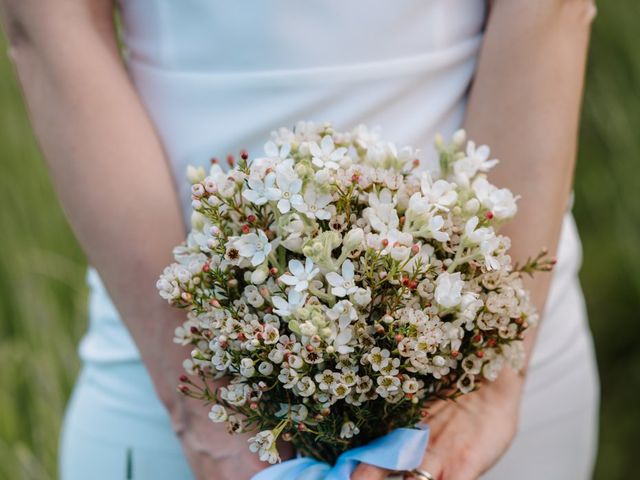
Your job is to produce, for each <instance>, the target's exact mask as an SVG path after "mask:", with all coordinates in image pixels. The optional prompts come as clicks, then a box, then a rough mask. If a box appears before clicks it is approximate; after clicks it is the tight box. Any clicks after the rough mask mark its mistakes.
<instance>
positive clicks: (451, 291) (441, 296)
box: [434, 272, 464, 308]
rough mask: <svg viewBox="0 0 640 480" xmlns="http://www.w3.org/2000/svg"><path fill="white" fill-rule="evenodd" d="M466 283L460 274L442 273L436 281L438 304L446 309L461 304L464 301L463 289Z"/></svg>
mask: <svg viewBox="0 0 640 480" xmlns="http://www.w3.org/2000/svg"><path fill="white" fill-rule="evenodd" d="M463 286H464V281H463V280H462V278H461V274H460V272H456V273H448V272H442V273H441V274H440V275H438V278H437V279H436V290H435V293H434V295H435V298H436V302H438V303H439V304H440V305H442V306H443V307H445V308H453V307H456V306H458V305H459V304H460V301H461V300H462V287H463Z"/></svg>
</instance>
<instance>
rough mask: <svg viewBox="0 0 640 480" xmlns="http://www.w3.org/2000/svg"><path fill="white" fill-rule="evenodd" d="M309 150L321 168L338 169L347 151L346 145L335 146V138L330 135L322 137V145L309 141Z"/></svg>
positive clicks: (313, 160) (316, 164)
mask: <svg viewBox="0 0 640 480" xmlns="http://www.w3.org/2000/svg"><path fill="white" fill-rule="evenodd" d="M309 151H310V152H311V155H312V162H313V164H314V165H315V166H317V167H320V168H330V169H334V170H336V169H338V167H339V165H338V162H340V160H342V158H343V157H344V156H345V154H346V153H347V149H346V148H344V147H340V148H335V145H334V143H333V138H331V136H330V135H325V136H324V137H322V141H321V142H320V145H318V144H317V143H316V142H311V143H309Z"/></svg>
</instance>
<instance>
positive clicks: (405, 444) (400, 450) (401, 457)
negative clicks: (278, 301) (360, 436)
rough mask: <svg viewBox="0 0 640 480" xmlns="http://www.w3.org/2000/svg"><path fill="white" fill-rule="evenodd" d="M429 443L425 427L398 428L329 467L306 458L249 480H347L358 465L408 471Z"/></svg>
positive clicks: (416, 462)
mask: <svg viewBox="0 0 640 480" xmlns="http://www.w3.org/2000/svg"><path fill="white" fill-rule="evenodd" d="M428 441H429V428H428V427H427V426H426V425H424V426H423V425H421V426H420V427H417V428H398V429H396V430H393V431H391V432H390V433H388V434H387V435H385V436H384V437H380V438H377V439H375V440H373V441H372V442H371V443H368V444H367V445H363V446H362V447H358V448H354V449H352V450H347V451H346V452H344V453H343V454H342V455H340V456H339V457H338V460H337V461H336V464H335V465H334V466H333V467H332V466H331V465H329V464H327V463H324V462H321V461H319V460H315V459H313V458H310V457H301V458H295V459H292V460H287V461H286V462H282V463H279V464H276V465H273V466H271V467H269V468H267V469H265V470H263V471H261V472H260V473H258V474H256V475H254V476H253V477H252V478H251V480H349V477H350V476H351V473H353V471H354V470H355V469H356V467H357V466H358V464H359V463H368V464H371V465H375V466H376V467H380V468H384V469H387V470H397V471H408V470H413V469H414V468H417V467H419V466H420V464H421V463H422V457H423V456H424V452H425V450H426V448H427V442H428Z"/></svg>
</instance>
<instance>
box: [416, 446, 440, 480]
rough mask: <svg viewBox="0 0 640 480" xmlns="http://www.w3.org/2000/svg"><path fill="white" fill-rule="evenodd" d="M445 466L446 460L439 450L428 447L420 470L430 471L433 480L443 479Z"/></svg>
mask: <svg viewBox="0 0 640 480" xmlns="http://www.w3.org/2000/svg"><path fill="white" fill-rule="evenodd" d="M443 467H444V461H443V459H442V458H441V457H440V456H439V455H438V452H437V450H433V449H429V448H427V452H426V453H425V455H424V458H423V459H422V464H421V465H420V470H424V471H425V472H429V473H430V474H431V476H432V477H433V480H442V479H443Z"/></svg>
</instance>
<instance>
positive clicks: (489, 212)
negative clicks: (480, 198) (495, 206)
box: [485, 210, 493, 220]
mask: <svg viewBox="0 0 640 480" xmlns="http://www.w3.org/2000/svg"><path fill="white" fill-rule="evenodd" d="M485 216H486V217H487V218H488V219H489V220H491V219H492V218H493V212H492V211H491V210H489V211H488V212H487V213H485Z"/></svg>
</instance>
